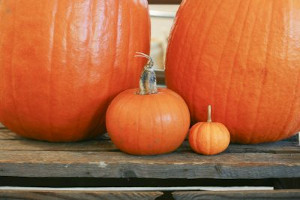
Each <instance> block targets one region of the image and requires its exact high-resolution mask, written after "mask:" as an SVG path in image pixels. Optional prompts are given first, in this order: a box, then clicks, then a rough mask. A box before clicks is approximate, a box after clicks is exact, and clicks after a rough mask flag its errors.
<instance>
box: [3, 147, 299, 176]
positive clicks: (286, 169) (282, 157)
mask: <svg viewBox="0 0 300 200" xmlns="http://www.w3.org/2000/svg"><path fill="white" fill-rule="evenodd" d="M0 176H14V177H99V178H100V177H102V178H160V179H166V178H187V179H196V178H212V179H263V178H296V177H300V154H266V153H260V154H256V153H234V154H233V153H224V154H221V155H217V156H202V155H198V154H195V153H192V152H176V153H171V154H166V155H159V156H132V155H127V154H124V153H121V152H88V151H87V152H69V151H3V152H1V154H0Z"/></svg>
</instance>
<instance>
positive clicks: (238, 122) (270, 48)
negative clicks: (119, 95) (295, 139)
mask: <svg viewBox="0 0 300 200" xmlns="http://www.w3.org/2000/svg"><path fill="white" fill-rule="evenodd" d="M166 82H167V86H168V87H169V88H170V89H172V90H174V91H175V92H177V93H179V94H180V95H181V96H182V97H183V98H184V99H185V101H186V102H187V104H188V106H189V109H190V112H191V115H192V119H193V121H194V122H196V121H204V120H205V118H206V106H207V105H208V104H211V105H212V106H213V107H214V108H215V109H214V110H215V111H217V112H214V113H213V115H214V118H215V120H216V121H218V122H221V123H223V124H225V125H226V126H227V127H228V128H229V131H230V133H231V140H232V142H238V143H261V142H271V141H277V140H281V139H284V138H287V137H289V136H291V135H293V134H295V133H296V132H297V131H299V130H300V1H299V0H265V1H261V0H225V1H224V0H210V1H207V0H186V1H183V3H182V5H181V7H180V9H179V11H178V13H177V17H176V22H175V25H174V27H173V30H172V33H171V36H170V39H169V46H168V52H167V61H166Z"/></svg>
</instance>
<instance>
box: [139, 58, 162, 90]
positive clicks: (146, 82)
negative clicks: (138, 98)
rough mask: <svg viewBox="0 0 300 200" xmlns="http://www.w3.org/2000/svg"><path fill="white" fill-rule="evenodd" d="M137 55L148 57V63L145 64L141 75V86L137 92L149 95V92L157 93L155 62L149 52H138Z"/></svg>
mask: <svg viewBox="0 0 300 200" xmlns="http://www.w3.org/2000/svg"><path fill="white" fill-rule="evenodd" d="M136 54H137V55H135V57H143V58H147V59H148V63H147V64H146V65H145V66H144V70H143V72H142V75H141V77H140V88H139V91H138V92H137V94H139V95H148V94H156V93H157V87H156V75H155V71H154V67H153V65H154V62H153V60H152V58H151V57H150V56H148V55H147V54H144V53H141V52H136Z"/></svg>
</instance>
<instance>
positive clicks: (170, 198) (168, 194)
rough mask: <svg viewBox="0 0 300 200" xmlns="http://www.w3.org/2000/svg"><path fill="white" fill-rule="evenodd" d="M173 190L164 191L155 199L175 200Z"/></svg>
mask: <svg viewBox="0 0 300 200" xmlns="http://www.w3.org/2000/svg"><path fill="white" fill-rule="evenodd" d="M172 193H173V192H172V191H166V192H163V195H161V196H159V197H157V198H156V199H155V200H173V199H174V197H173V195H172Z"/></svg>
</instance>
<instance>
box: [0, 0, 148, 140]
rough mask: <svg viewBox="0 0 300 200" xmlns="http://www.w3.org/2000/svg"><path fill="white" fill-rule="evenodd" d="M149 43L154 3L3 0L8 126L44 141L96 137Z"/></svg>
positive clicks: (2, 112)
mask: <svg viewBox="0 0 300 200" xmlns="http://www.w3.org/2000/svg"><path fill="white" fill-rule="evenodd" d="M149 46H150V20H149V13H148V4H147V1H146V0H127V1H103V0H76V1H69V0H44V1H36V0H26V1H14V0H5V1H0V121H1V122H3V124H4V125H5V126H7V127H8V128H9V129H11V130H13V131H15V132H16V133H18V134H20V135H22V136H24V137H28V138H34V139H39V140H47V141H53V142H66V141H77V140H83V139H88V138H91V137H94V136H96V135H97V134H99V133H101V132H103V131H104V129H105V112H106V109H107V107H108V104H109V102H110V101H111V100H112V98H113V97H114V96H116V95H117V94H118V93H119V92H121V91H123V90H125V89H128V88H132V87H135V86H137V85H138V84H137V82H138V80H139V74H140V70H141V69H142V68H143V66H144V64H145V62H143V61H142V60H135V59H133V57H134V54H135V52H136V51H144V52H148V51H149V48H150V47H149Z"/></svg>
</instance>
